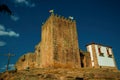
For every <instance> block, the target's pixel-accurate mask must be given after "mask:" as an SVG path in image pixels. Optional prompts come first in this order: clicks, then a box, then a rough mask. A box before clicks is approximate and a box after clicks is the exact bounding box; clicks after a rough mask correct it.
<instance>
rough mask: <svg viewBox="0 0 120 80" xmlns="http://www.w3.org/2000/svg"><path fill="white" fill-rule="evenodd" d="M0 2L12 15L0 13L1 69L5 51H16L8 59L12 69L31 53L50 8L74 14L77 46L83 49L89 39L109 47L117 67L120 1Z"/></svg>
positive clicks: (46, 0) (40, 0)
mask: <svg viewBox="0 0 120 80" xmlns="http://www.w3.org/2000/svg"><path fill="white" fill-rule="evenodd" d="M1 4H6V5H7V6H8V7H9V8H10V10H11V11H12V12H13V15H12V16H10V15H8V14H4V13H0V71H4V70H5V66H6V64H7V60H8V59H7V58H8V57H7V56H4V54H7V53H11V54H15V56H12V57H11V59H10V67H9V68H13V65H14V64H15V63H16V61H17V60H18V58H19V57H20V56H21V55H23V54H25V53H27V52H34V49H35V45H37V44H38V43H39V42H40V40H41V26H42V23H44V22H45V21H46V19H47V18H48V17H49V16H50V13H49V10H51V9H53V10H54V14H58V15H61V16H65V17H66V18H68V17H69V16H73V17H74V20H76V25H77V33H78V39H79V48H80V49H82V50H86V47H85V45H86V44H88V43H90V42H96V43H100V44H104V45H109V46H112V49H113V52H114V56H115V60H116V64H117V66H118V68H119V69H120V58H119V56H120V54H119V53H120V49H119V45H120V42H119V41H120V36H119V35H120V31H119V30H120V0H0V5H1Z"/></svg>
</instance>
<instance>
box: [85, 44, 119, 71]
mask: <svg viewBox="0 0 120 80" xmlns="http://www.w3.org/2000/svg"><path fill="white" fill-rule="evenodd" d="M87 50H88V51H89V52H90V57H91V62H92V67H94V68H116V69H117V66H116V63H115V59H114V54H113V51H112V47H110V46H105V45H102V44H97V43H90V44H88V45H87Z"/></svg>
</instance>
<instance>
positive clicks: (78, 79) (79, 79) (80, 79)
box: [75, 77, 84, 80]
mask: <svg viewBox="0 0 120 80" xmlns="http://www.w3.org/2000/svg"><path fill="white" fill-rule="evenodd" d="M75 80H84V79H83V78H80V77H76V78H75Z"/></svg>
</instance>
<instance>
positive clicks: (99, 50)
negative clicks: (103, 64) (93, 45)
mask: <svg viewBox="0 0 120 80" xmlns="http://www.w3.org/2000/svg"><path fill="white" fill-rule="evenodd" d="M98 53H99V56H104V53H102V52H101V47H100V46H98Z"/></svg>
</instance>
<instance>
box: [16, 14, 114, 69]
mask: <svg viewBox="0 0 120 80" xmlns="http://www.w3.org/2000/svg"><path fill="white" fill-rule="evenodd" d="M98 46H99V47H101V49H99V48H98ZM99 51H101V53H99ZM101 55H104V56H101ZM28 56H29V57H28ZM104 61H105V62H104ZM20 65H22V66H20ZM15 66H16V68H17V69H18V70H22V69H26V68H27V67H29V68H51V67H52V68H81V67H83V68H84V67H91V68H92V67H94V68H101V67H112V68H116V65H115V60H114V55H113V53H112V48H110V47H104V46H102V45H98V44H89V45H87V51H82V50H79V46H78V36H77V30H76V22H75V21H74V20H72V19H67V18H64V17H61V16H58V15H54V14H53V13H52V14H51V15H50V17H49V18H48V19H47V21H46V22H45V24H43V25H42V38H41V42H40V43H39V44H38V45H37V46H36V47H35V52H34V53H33V54H29V55H28V54H25V55H23V56H22V57H21V58H20V59H19V60H18V62H17V63H16V65H15Z"/></svg>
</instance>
